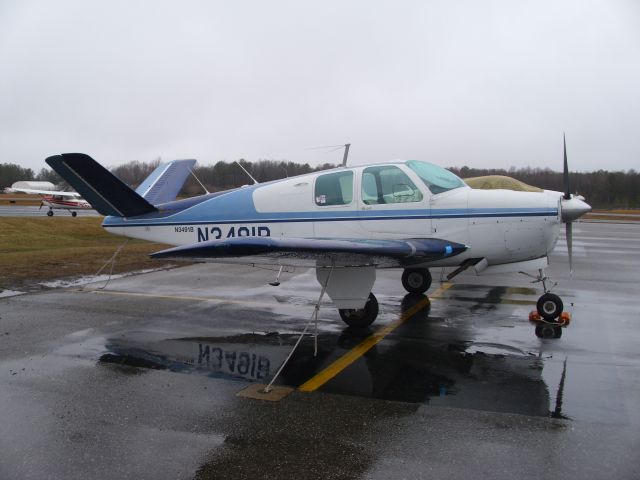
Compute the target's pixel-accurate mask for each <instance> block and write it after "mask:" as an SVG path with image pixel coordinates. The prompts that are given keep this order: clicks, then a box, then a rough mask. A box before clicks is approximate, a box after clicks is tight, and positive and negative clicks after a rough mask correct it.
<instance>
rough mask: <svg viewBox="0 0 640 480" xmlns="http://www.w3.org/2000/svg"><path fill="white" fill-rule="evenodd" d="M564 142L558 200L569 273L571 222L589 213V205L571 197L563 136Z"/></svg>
mask: <svg viewBox="0 0 640 480" xmlns="http://www.w3.org/2000/svg"><path fill="white" fill-rule="evenodd" d="M563 142H564V172H563V183H564V195H563V196H562V198H561V199H560V218H561V219H562V221H563V222H564V223H565V230H566V236H567V250H568V253H569V271H570V272H573V227H572V222H573V221H574V220H577V219H578V218H580V217H581V216H582V215H584V214H585V213H587V212H590V211H591V205H589V204H588V203H586V202H585V201H584V197H582V196H580V195H571V192H570V187H569V164H568V162H567V140H566V138H565V136H564V135H563Z"/></svg>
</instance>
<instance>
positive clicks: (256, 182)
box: [236, 160, 260, 185]
mask: <svg viewBox="0 0 640 480" xmlns="http://www.w3.org/2000/svg"><path fill="white" fill-rule="evenodd" d="M236 163H237V164H238V166H239V167H240V168H241V169H242V171H243V172H244V173H246V174H247V175H248V176H249V178H250V179H251V180H253V184H254V185H257V184H259V183H260V182H259V181H258V180H256V179H255V178H253V177H252V176H251V174H250V173H249V172H247V169H246V168H244V167H243V166H242V164H241V163H240V162H239V161H237V160H236Z"/></svg>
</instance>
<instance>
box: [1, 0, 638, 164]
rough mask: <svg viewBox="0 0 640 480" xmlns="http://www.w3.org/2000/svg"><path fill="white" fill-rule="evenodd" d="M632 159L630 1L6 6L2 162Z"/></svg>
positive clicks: (634, 29) (634, 67)
mask: <svg viewBox="0 0 640 480" xmlns="http://www.w3.org/2000/svg"><path fill="white" fill-rule="evenodd" d="M563 131H566V134H567V142H568V152H569V161H570V167H571V169H573V170H597V169H601V168H602V169H608V170H619V169H624V170H626V169H630V168H636V169H638V168H640V2H638V1H637V0H571V1H562V0H534V1H516V0H499V1H498V0H496V1H488V0H483V1H476V0H459V1H455V0H443V1H431V0H424V1H399V0H395V1H389V2H386V1H372V0H368V1H350V2H349V1H330V0H323V1H317V2H305V1H290V2H284V1H274V0H269V1H227V2H222V1H191V0H187V1H159V0H153V1H135V2H134V1H114V0H109V1H86V0H77V1H72V0H66V1H64V0H57V1H55V2H51V1H30V0H0V162H10V163H18V164H20V165H22V166H24V167H30V168H33V169H35V170H39V169H40V168H41V167H43V166H46V165H45V164H44V158H45V157H47V156H49V155H52V154H56V153H61V152H84V153H87V154H89V155H91V156H93V157H94V158H95V159H96V160H98V161H100V162H101V163H103V164H105V165H108V166H110V165H117V164H121V163H125V162H127V161H130V160H141V161H149V160H153V159H155V158H157V157H158V156H161V157H162V159H163V160H169V159H174V158H197V159H198V160H199V161H200V162H201V163H204V164H209V163H214V162H216V161H218V160H228V161H229V160H235V159H238V158H245V159H247V160H251V161H255V160H258V159H264V158H269V159H277V160H280V159H285V160H291V161H296V162H309V163H311V164H318V163H322V162H339V161H340V160H341V152H339V151H338V152H333V153H327V152H326V151H323V150H309V147H315V146H322V145H334V144H342V143H347V142H350V143H352V147H351V155H350V161H351V163H353V164H359V163H367V162H379V161H385V160H390V159H397V158H414V159H423V160H428V161H431V162H434V163H438V164H440V165H443V166H463V165H468V166H473V167H487V168H489V167H496V168H509V167H510V166H516V167H524V166H531V167H550V168H553V169H555V170H560V169H561V168H562V132H563Z"/></svg>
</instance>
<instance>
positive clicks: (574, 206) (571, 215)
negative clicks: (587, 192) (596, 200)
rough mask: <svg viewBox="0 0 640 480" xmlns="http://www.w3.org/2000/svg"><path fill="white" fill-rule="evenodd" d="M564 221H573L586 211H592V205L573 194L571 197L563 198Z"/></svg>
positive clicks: (562, 212)
mask: <svg viewBox="0 0 640 480" xmlns="http://www.w3.org/2000/svg"><path fill="white" fill-rule="evenodd" d="M560 211H561V215H562V217H561V218H562V221H563V222H564V223H568V222H573V221H574V220H576V219H578V218H580V217H581V216H582V215H584V214H585V213H588V212H590V211H591V205H589V204H588V203H586V202H584V201H583V200H582V198H581V197H575V196H572V197H571V198H570V199H568V200H567V199H564V198H563V199H562V201H561V205H560Z"/></svg>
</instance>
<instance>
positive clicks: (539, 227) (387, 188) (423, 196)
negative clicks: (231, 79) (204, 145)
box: [46, 148, 590, 333]
mask: <svg viewBox="0 0 640 480" xmlns="http://www.w3.org/2000/svg"><path fill="white" fill-rule="evenodd" d="M46 161H47V163H48V164H49V165H50V166H51V167H52V168H53V169H54V170H55V171H56V172H57V173H58V174H60V175H61V176H62V177H63V178H64V179H65V180H66V181H67V182H69V184H71V185H72V186H73V187H74V188H76V190H77V191H78V192H80V193H82V194H83V195H84V197H85V198H87V199H88V200H89V201H90V202H91V204H92V205H93V206H94V207H95V208H96V210H98V212H100V213H101V214H103V215H107V218H106V219H105V221H104V223H103V226H104V228H105V229H106V230H107V231H109V232H111V233H115V234H118V235H124V236H127V237H133V238H140V239H144V240H150V241H154V242H162V243H167V244H171V245H177V247H175V248H171V249H168V250H164V251H161V252H158V253H155V254H153V255H152V256H153V257H156V258H172V259H182V260H188V261H209V262H217V263H241V264H249V265H276V266H280V267H281V268H282V267H287V266H293V267H300V266H302V267H312V268H315V269H316V276H317V279H318V282H319V283H320V285H321V287H322V293H321V298H322V295H324V294H325V293H326V294H327V295H328V296H329V297H330V298H331V299H332V301H333V303H334V304H335V305H336V306H337V307H338V309H339V313H340V316H341V317H342V319H343V320H344V321H345V322H346V323H347V324H348V325H350V326H356V327H366V326H368V325H370V324H371V323H372V322H373V321H374V320H375V319H376V317H377V315H378V302H377V300H376V298H375V296H374V295H373V294H372V293H371V290H372V287H373V285H374V283H375V278H376V268H402V269H404V272H403V275H402V283H403V286H404V287H405V288H406V290H407V291H409V292H412V293H424V292H426V291H427V290H428V289H429V287H430V285H431V274H430V273H429V268H431V267H452V268H455V270H454V271H453V272H451V273H450V274H449V279H451V278H453V277H454V276H455V275H457V274H458V273H460V272H462V271H464V270H466V269H468V268H473V269H475V271H476V272H477V273H478V274H480V273H483V274H484V273H504V272H507V271H516V272H517V271H537V272H538V275H537V277H535V278H536V280H537V281H539V282H541V283H542V285H543V289H544V294H543V295H542V296H541V297H540V298H539V300H538V302H537V310H538V312H539V314H540V315H541V316H542V317H543V318H544V321H546V322H548V323H554V324H555V325H556V326H555V327H554V328H555V329H556V330H557V331H558V332H560V327H559V325H560V322H558V319H559V317H560V314H561V313H562V310H563V303H562V301H561V299H560V297H558V296H557V295H555V294H553V293H550V292H549V290H548V289H547V283H546V281H547V277H546V276H545V274H544V269H545V267H546V266H547V264H548V258H547V257H548V255H549V253H550V252H551V251H552V250H553V248H554V247H555V244H556V241H557V239H558V236H559V232H560V228H561V225H562V224H563V223H564V224H565V226H566V232H567V244H568V247H569V258H570V260H571V250H572V249H571V245H572V234H571V232H572V230H571V222H572V221H574V220H575V219H577V218H578V217H580V216H581V215H583V214H584V213H586V212H587V211H589V210H590V207H589V205H587V204H586V203H584V202H583V201H582V198H579V197H575V196H573V195H571V193H570V190H569V177H568V166H567V161H566V148H565V164H564V168H565V185H564V187H565V191H564V193H560V192H548V191H544V192H516V191H508V190H475V189H471V188H470V187H469V186H467V185H466V184H465V183H464V182H463V181H462V180H461V179H460V178H458V177H457V176H455V175H454V174H452V173H451V172H449V171H447V170H445V169H443V168H440V167H438V166H436V165H433V164H430V163H426V162H421V161H413V160H410V161H398V162H389V163H384V164H375V165H366V166H356V167H346V166H345V167H342V168H337V169H334V170H329V171H322V172H315V173H312V174H307V175H302V176H298V177H292V178H287V179H284V180H278V181H274V182H269V183H265V184H255V185H252V186H247V187H244V188H238V189H234V190H228V191H225V192H218V193H211V194H206V195H202V196H199V197H194V198H189V199H186V200H179V201H173V200H174V199H175V198H176V194H177V193H178V191H179V190H180V188H181V187H182V185H183V183H184V181H185V179H186V177H187V176H188V174H189V172H190V166H191V165H192V163H191V164H186V163H180V162H185V161H174V162H169V163H168V164H165V165H161V166H159V167H158V169H156V171H154V172H153V173H152V174H151V176H150V177H149V178H148V179H147V180H145V182H144V183H143V184H142V185H141V186H140V187H139V188H138V189H137V190H136V191H135V192H134V191H133V190H131V189H130V188H129V187H128V186H126V185H125V184H124V183H122V182H121V181H120V180H118V179H117V178H116V177H115V176H113V175H112V174H111V173H110V172H109V171H108V170H106V169H105V168H103V167H102V166H101V165H99V164H98V163H97V162H96V161H95V160H93V159H92V158H91V157H89V156H87V155H84V154H77V153H73V154H62V155H57V156H53V157H49V158H47V160H46ZM191 162H193V161H191ZM163 193H166V195H162V194H163ZM277 283H278V282H277V280H276V282H274V284H277ZM319 303H320V302H318V305H319ZM553 331H554V330H553V329H552V333H553Z"/></svg>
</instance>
